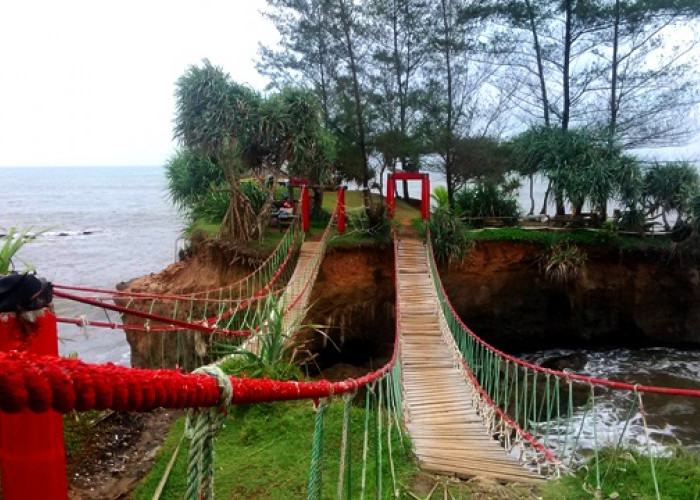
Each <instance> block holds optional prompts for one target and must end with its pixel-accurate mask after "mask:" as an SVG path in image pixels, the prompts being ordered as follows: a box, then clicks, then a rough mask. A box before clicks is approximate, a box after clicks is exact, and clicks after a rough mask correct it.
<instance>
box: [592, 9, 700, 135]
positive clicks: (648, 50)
mask: <svg viewBox="0 0 700 500" xmlns="http://www.w3.org/2000/svg"><path fill="white" fill-rule="evenodd" d="M602 12H603V13H602V16H603V18H604V20H605V22H606V23H607V25H608V27H607V34H606V40H605V45H604V46H603V47H602V48H601V49H600V50H598V51H597V53H596V55H597V56H598V57H600V58H601V59H603V60H604V61H606V63H607V71H606V72H605V73H604V76H605V78H604V79H602V81H601V84H600V87H599V88H600V90H599V91H598V95H599V96H600V97H598V102H606V99H605V97H604V96H603V93H604V92H607V93H608V98H607V120H606V123H605V126H607V128H608V132H609V137H610V141H618V142H620V143H621V144H622V145H623V146H624V147H626V148H636V147H641V146H664V145H669V144H676V143H678V142H679V141H684V140H686V139H687V138H688V137H689V136H690V135H691V132H692V127H690V126H689V121H684V120H677V119H676V117H677V116H678V114H679V113H687V112H688V111H690V110H691V109H692V107H693V106H694V105H695V104H696V103H697V92H696V91H695V89H696V85H697V84H696V82H697V79H698V74H697V71H696V69H695V64H696V62H695V61H693V58H692V57H691V55H692V54H693V53H694V52H695V53H696V54H697V48H698V46H699V45H698V44H699V43H700V42H698V37H697V34H695V35H692V34H691V33H692V28H691V26H692V25H691V24H690V23H688V21H689V20H690V18H692V17H693V16H697V15H698V13H700V4H698V3H697V2H694V1H689V0H653V1H651V0H614V2H613V4H612V5H611V6H610V7H608V8H607V9H605V10H603V11H602ZM683 30H686V31H688V32H689V33H688V34H687V35H686V36H685V40H684V41H683V42H681V43H678V42H676V43H671V37H670V35H671V34H672V33H673V34H674V36H675V37H677V36H678V35H679V33H678V32H679V31H683ZM595 109H600V107H597V108H595ZM600 111H602V110H600Z"/></svg>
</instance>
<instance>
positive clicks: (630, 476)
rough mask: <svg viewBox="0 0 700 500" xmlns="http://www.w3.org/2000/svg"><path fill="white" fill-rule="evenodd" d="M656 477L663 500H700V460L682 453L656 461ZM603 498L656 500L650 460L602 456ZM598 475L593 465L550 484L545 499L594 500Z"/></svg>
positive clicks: (622, 453) (619, 454)
mask: <svg viewBox="0 0 700 500" xmlns="http://www.w3.org/2000/svg"><path fill="white" fill-rule="evenodd" d="M654 462H655V467H656V475H657V478H658V481H659V492H660V493H661V497H662V498H674V499H676V498H677V499H698V498H700V457H698V456H697V455H693V454H691V453H690V452H687V451H681V450H679V451H678V452H676V454H675V455H674V456H672V457H659V458H655V460H654ZM600 473H601V482H602V488H601V490H602V495H601V496H596V498H620V499H622V498H638V499H655V498H656V492H655V489H654V479H653V477H652V470H651V465H650V462H649V458H648V457H646V456H644V455H641V454H639V453H636V452H630V451H618V452H617V453H616V452H615V451H614V450H605V451H603V452H602V453H601V467H600ZM595 485H596V471H595V467H594V465H593V463H592V462H589V463H588V464H587V465H586V466H585V467H581V468H580V469H579V470H578V471H577V472H576V473H575V474H573V475H570V476H565V477H563V478H561V479H559V480H557V481H551V482H549V483H547V484H546V485H545V486H544V487H543V489H542V492H541V493H542V498H545V499H567V500H568V499H572V500H574V499H581V500H583V499H589V498H593V492H594V491H595Z"/></svg>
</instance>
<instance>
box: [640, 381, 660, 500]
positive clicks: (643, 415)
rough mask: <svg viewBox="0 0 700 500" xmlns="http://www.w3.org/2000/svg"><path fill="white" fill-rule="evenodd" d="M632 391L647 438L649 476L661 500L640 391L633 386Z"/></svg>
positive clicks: (657, 496)
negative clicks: (637, 401) (637, 403)
mask: <svg viewBox="0 0 700 500" xmlns="http://www.w3.org/2000/svg"><path fill="white" fill-rule="evenodd" d="M634 392H635V394H636V395H637V399H638V400H639V412H640V413H641V414H642V423H643V424H644V434H645V436H646V440H647V453H648V454H649V463H650V465H651V477H652V478H653V479H654V491H655V492H656V498H657V499H658V500H661V491H660V490H659V478H658V477H656V464H655V463H654V454H653V453H652V449H651V439H650V438H649V427H648V426H647V417H646V415H645V414H644V403H643V402H642V393H641V392H638V391H637V388H636V387H635V388H634Z"/></svg>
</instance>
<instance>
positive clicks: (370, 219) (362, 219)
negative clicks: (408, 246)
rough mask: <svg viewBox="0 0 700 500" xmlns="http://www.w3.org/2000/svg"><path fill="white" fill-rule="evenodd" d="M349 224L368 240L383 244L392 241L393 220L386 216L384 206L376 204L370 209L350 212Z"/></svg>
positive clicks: (358, 209)
mask: <svg viewBox="0 0 700 500" xmlns="http://www.w3.org/2000/svg"><path fill="white" fill-rule="evenodd" d="M348 222H349V223H350V226H351V227H352V230H353V231H354V232H356V233H359V234H361V235H363V236H364V237H367V238H372V239H374V240H377V241H379V242H382V243H386V242H388V241H390V240H391V228H392V223H391V220H390V219H389V218H388V217H387V216H386V209H385V207H384V205H381V204H375V205H372V206H370V207H369V208H367V209H365V208H357V209H355V210H350V211H349V212H348Z"/></svg>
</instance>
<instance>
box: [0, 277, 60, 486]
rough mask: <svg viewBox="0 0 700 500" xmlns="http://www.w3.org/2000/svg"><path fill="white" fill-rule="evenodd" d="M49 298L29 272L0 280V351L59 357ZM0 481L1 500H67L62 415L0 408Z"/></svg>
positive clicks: (54, 322)
mask: <svg viewBox="0 0 700 500" xmlns="http://www.w3.org/2000/svg"><path fill="white" fill-rule="evenodd" d="M8 281H9V282H8ZM17 283H19V286H17ZM27 285H28V286H27ZM37 286H38V287H39V292H37V291H36V287H37ZM22 295H25V297H22ZM37 297H38V298H37ZM50 302H51V291H50V285H47V284H46V283H42V282H40V281H39V280H38V279H37V278H35V277H34V276H28V275H25V276H17V275H13V276H9V277H5V278H0V350H1V351H5V352H8V351H26V352H31V353H33V354H43V355H50V356H58V336H57V328H56V316H55V315H54V314H53V311H52V310H51V308H50V306H49V307H41V306H46V304H50ZM27 304H29V306H30V307H27ZM39 304H40V305H41V306H40V307H36V308H35V307H31V306H32V305H33V306H37V305H39ZM8 306H9V307H8ZM20 308H21V309H22V310H23V312H21V313H15V312H7V311H9V310H11V309H13V310H18V309H20ZM28 309H29V310H28ZM0 480H1V481H2V496H3V498H4V499H6V500H15V499H17V500H19V499H27V498H57V499H62V498H63V499H65V498H67V496H68V484H67V480H66V459H65V447H64V444H63V417H62V416H61V414H59V413H57V412H55V411H53V410H49V411H46V412H43V413H34V412H32V411H31V410H24V411H21V412H19V413H15V414H9V413H3V412H0Z"/></svg>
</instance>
